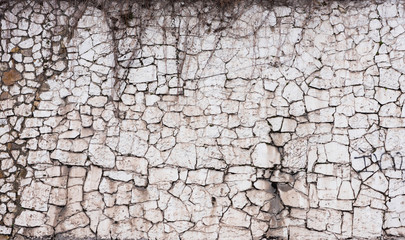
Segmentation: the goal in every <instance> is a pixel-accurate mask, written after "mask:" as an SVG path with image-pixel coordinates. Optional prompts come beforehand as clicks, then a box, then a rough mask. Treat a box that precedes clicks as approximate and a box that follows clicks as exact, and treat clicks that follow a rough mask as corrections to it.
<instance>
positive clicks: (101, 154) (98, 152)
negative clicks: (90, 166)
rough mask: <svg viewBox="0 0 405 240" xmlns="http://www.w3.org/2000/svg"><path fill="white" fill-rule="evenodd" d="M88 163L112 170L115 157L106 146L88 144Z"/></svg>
mask: <svg viewBox="0 0 405 240" xmlns="http://www.w3.org/2000/svg"><path fill="white" fill-rule="evenodd" d="M89 156H90V161H92V162H93V163H94V164H95V165H98V166H101V167H105V168H113V167H114V166H115V155H114V153H113V152H112V151H111V149H110V148H109V147H108V146H104V145H98V144H90V147H89Z"/></svg>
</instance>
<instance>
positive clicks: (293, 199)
mask: <svg viewBox="0 0 405 240" xmlns="http://www.w3.org/2000/svg"><path fill="white" fill-rule="evenodd" d="M278 189H279V193H280V198H281V201H283V204H284V205H287V206H291V207H298V208H305V209H306V208H308V207H309V199H308V196H306V195H304V194H303V193H302V192H299V191H297V190H296V189H294V188H292V187H290V186H289V185H286V184H280V185H279V187H278Z"/></svg>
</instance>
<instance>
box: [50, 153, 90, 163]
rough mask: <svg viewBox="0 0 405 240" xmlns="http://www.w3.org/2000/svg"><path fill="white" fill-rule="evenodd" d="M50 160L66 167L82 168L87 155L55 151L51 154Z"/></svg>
mask: <svg viewBox="0 0 405 240" xmlns="http://www.w3.org/2000/svg"><path fill="white" fill-rule="evenodd" d="M51 158H52V159H56V160H58V161H60V162H61V163H63V164H66V165H78V166H82V165H84V163H85V162H86V159H87V155H86V154H84V153H71V152H65V151H61V150H55V151H53V152H52V154H51Z"/></svg>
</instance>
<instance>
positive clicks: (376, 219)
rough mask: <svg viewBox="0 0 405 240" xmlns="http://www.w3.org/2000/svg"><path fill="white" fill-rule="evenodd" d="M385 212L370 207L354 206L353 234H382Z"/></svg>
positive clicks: (374, 235) (372, 235)
mask: <svg viewBox="0 0 405 240" xmlns="http://www.w3.org/2000/svg"><path fill="white" fill-rule="evenodd" d="M382 225H383V212H382V211H381V210H377V209H373V208H370V207H365V208H354V216H353V236H355V237H359V238H364V237H366V238H374V237H378V236H381V232H382Z"/></svg>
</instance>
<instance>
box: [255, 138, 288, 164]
mask: <svg viewBox="0 0 405 240" xmlns="http://www.w3.org/2000/svg"><path fill="white" fill-rule="evenodd" d="M280 159H281V156H280V152H279V151H278V149H277V148H276V147H274V146H271V145H268V144H265V143H259V144H257V145H256V147H255V149H254V151H253V153H252V160H253V165H255V166H256V167H262V168H272V167H274V165H277V164H280Z"/></svg>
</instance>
